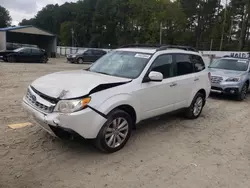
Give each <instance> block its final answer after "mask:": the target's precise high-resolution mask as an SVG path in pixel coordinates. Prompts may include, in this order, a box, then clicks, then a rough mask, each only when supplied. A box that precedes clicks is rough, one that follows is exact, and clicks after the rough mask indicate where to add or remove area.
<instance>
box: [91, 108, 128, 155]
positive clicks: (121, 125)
mask: <svg viewBox="0 0 250 188" xmlns="http://www.w3.org/2000/svg"><path fill="white" fill-rule="evenodd" d="M132 125H133V121H132V118H131V116H130V115H129V114H128V113H126V112H124V111H122V110H114V111H112V112H111V113H110V114H109V115H108V120H107V122H106V123H105V124H104V125H103V127H102V128H101V130H100V132H99V134H98V136H97V138H96V139H95V145H96V147H97V148H98V149H100V150H101V151H104V152H107V153H114V152H117V151H119V150H120V149H122V148H123V147H124V146H125V144H126V143H127V141H128V140H129V138H130V136H131V131H132Z"/></svg>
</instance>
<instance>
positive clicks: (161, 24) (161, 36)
mask: <svg viewBox="0 0 250 188" xmlns="http://www.w3.org/2000/svg"><path fill="white" fill-rule="evenodd" d="M161 44H162V22H161V23H160V45H161Z"/></svg>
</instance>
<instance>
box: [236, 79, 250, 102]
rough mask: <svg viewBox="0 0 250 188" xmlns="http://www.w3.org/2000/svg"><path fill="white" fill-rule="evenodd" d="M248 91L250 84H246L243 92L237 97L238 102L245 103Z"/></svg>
mask: <svg viewBox="0 0 250 188" xmlns="http://www.w3.org/2000/svg"><path fill="white" fill-rule="evenodd" d="M247 91H248V83H245V84H244V85H243V87H242V89H241V91H240V92H239V94H238V95H237V100H238V101H243V100H245V99H246V97H247Z"/></svg>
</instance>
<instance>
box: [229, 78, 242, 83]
mask: <svg viewBox="0 0 250 188" xmlns="http://www.w3.org/2000/svg"><path fill="white" fill-rule="evenodd" d="M240 79H241V78H240V77H235V78H228V79H226V82H239V81H240Z"/></svg>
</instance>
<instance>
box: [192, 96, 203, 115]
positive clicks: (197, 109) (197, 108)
mask: <svg viewBox="0 0 250 188" xmlns="http://www.w3.org/2000/svg"><path fill="white" fill-rule="evenodd" d="M202 107H203V99H202V97H198V98H197V99H196V101H195V103H194V109H193V113H194V115H195V116H198V115H199V114H200V113H201V110H202Z"/></svg>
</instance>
